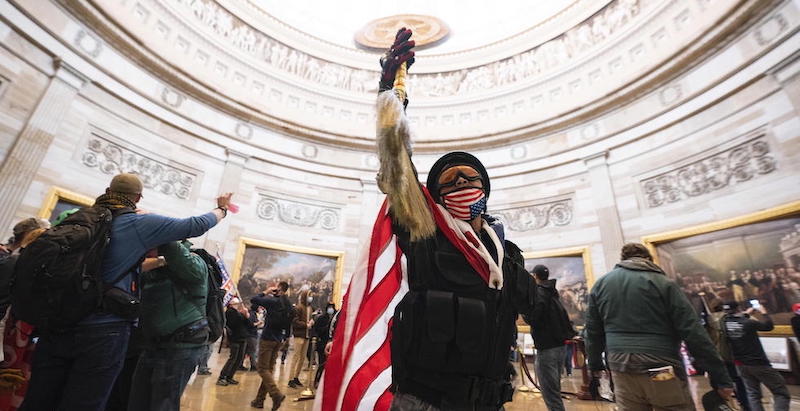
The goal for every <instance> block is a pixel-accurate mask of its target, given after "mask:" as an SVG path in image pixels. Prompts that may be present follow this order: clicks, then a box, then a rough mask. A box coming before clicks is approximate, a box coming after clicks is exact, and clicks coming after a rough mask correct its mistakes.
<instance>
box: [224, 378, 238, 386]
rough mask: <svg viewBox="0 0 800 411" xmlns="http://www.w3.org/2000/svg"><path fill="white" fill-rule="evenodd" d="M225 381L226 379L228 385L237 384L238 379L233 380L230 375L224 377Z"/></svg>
mask: <svg viewBox="0 0 800 411" xmlns="http://www.w3.org/2000/svg"><path fill="white" fill-rule="evenodd" d="M225 381H227V382H228V384H230V385H237V384H239V381H236V380H234V379H233V378H230V377H228V378H226V379H225Z"/></svg>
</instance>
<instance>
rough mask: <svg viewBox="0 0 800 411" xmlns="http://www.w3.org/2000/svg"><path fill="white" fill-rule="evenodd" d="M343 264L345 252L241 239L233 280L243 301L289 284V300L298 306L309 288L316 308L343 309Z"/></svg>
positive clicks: (313, 305)
mask: <svg viewBox="0 0 800 411" xmlns="http://www.w3.org/2000/svg"><path fill="white" fill-rule="evenodd" d="M343 264H344V252H340V251H328V250H318V249H313V248H304V247H296V246H292V245H286V244H278V243H271V242H267V241H261V240H255V239H252V238H240V239H239V248H238V250H237V253H236V262H235V265H234V269H233V280H234V282H235V283H236V285H237V288H238V289H239V296H240V297H241V298H242V299H243V301H248V300H249V299H250V298H251V297H252V296H254V295H256V294H258V293H260V292H262V291H263V290H264V289H266V288H267V287H268V286H270V285H273V284H277V283H278V282H280V281H286V282H288V283H289V299H290V300H291V301H292V302H293V303H296V296H297V295H298V293H299V292H300V290H301V289H302V288H303V287H304V286H305V287H308V288H310V289H311V291H312V293H313V295H314V300H313V302H312V307H313V308H314V309H315V310H317V309H320V310H324V309H325V305H326V304H327V303H328V302H333V303H335V304H336V306H337V307H339V306H341V298H342V296H341V281H342V270H343V267H344V265H343Z"/></svg>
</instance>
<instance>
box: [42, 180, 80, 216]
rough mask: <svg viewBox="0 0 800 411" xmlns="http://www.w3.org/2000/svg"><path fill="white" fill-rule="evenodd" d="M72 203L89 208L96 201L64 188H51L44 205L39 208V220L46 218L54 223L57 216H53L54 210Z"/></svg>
mask: <svg viewBox="0 0 800 411" xmlns="http://www.w3.org/2000/svg"><path fill="white" fill-rule="evenodd" d="M60 202H62V203H70V204H73V205H75V206H77V207H89V206H91V205H92V204H94V199H93V198H91V197H88V196H85V195H83V194H78V193H76V192H74V191H70V190H67V189H66V188H62V187H56V186H54V187H50V190H49V191H48V192H47V196H46V197H45V199H44V203H42V207H41V208H39V213H38V214H37V215H36V216H37V217H39V218H44V219H46V220H48V221H52V220H53V219H54V217H57V215H55V216H54V215H53V210H56V206H57V205H58V204H59V203H60Z"/></svg>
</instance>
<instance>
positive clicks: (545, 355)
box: [523, 264, 577, 411]
mask: <svg viewBox="0 0 800 411" xmlns="http://www.w3.org/2000/svg"><path fill="white" fill-rule="evenodd" d="M532 273H533V276H534V278H535V279H536V303H535V304H534V306H533V311H532V312H531V313H528V314H523V318H524V320H525V322H527V323H528V324H529V325H530V326H531V336H532V337H533V342H534V345H535V346H536V368H535V370H536V377H537V378H538V379H539V386H540V387H541V391H542V397H543V398H544V403H545V405H547V409H548V410H549V411H564V401H563V400H562V398H561V365H562V364H563V363H564V355H565V354H564V351H565V349H564V345H565V341H567V340H569V339H572V338H573V337H575V335H576V334H577V333H576V332H575V329H574V328H573V327H572V322H571V321H570V320H569V316H568V315H567V310H566V309H564V306H563V305H562V304H561V300H560V298H559V295H558V290H557V289H556V280H555V279H550V270H549V269H548V268H547V267H545V266H544V265H541V264H539V265H537V266H535V267H533V271H532Z"/></svg>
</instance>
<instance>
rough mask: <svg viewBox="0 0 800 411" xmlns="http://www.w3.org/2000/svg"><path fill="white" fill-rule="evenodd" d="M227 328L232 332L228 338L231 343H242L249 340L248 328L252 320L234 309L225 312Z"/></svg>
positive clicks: (230, 308)
mask: <svg viewBox="0 0 800 411" xmlns="http://www.w3.org/2000/svg"><path fill="white" fill-rule="evenodd" d="M225 321H226V324H225V326H226V327H228V329H229V330H230V334H229V335H228V338H229V339H230V341H231V342H235V343H240V342H244V341H245V340H247V335H248V331H247V327H248V325H249V324H250V320H249V319H248V318H247V317H245V316H243V315H242V313H240V312H239V311H237V310H236V309H234V308H232V307H228V309H227V310H226V311H225Z"/></svg>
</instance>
